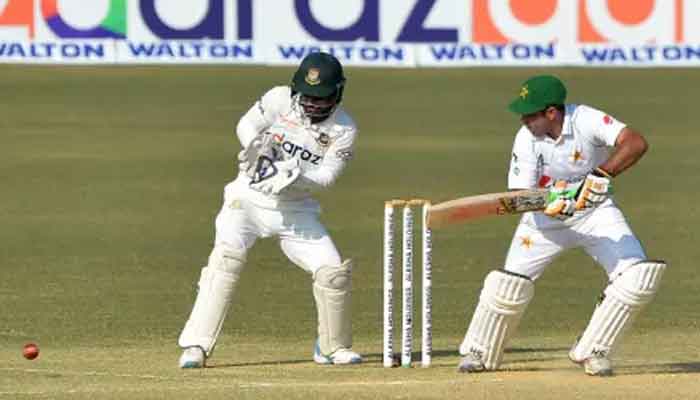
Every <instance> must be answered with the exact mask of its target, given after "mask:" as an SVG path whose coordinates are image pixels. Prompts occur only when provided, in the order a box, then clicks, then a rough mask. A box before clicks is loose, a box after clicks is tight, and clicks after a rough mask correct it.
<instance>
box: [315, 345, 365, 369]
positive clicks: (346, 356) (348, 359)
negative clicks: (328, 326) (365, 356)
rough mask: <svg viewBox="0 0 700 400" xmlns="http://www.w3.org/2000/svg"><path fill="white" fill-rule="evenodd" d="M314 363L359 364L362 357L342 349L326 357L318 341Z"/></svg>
mask: <svg viewBox="0 0 700 400" xmlns="http://www.w3.org/2000/svg"><path fill="white" fill-rule="evenodd" d="M314 362H316V364H323V365H329V364H333V365H347V364H359V363H361V362H362V356H361V355H359V354H357V353H355V352H354V351H352V350H350V349H345V348H340V349H338V350H336V351H335V352H333V353H332V354H330V355H327V356H325V355H323V354H321V348H320V347H319V345H318V341H316V345H315V346H314Z"/></svg>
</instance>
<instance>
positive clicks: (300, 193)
mask: <svg viewBox="0 0 700 400" xmlns="http://www.w3.org/2000/svg"><path fill="white" fill-rule="evenodd" d="M344 88H345V77H344V74H343V68H342V66H341V64H340V62H339V61H338V60H337V59H336V58H335V57H334V56H332V55H330V54H327V53H311V54H309V55H308V56H306V57H305V58H304V59H303V60H302V62H301V64H300V66H299V68H298V69H297V71H296V73H295V74H294V76H293V78H292V82H291V84H290V85H288V86H277V87H274V88H272V89H271V90H269V91H268V92H267V93H265V94H264V95H263V96H262V98H260V100H258V101H257V102H256V103H255V104H254V105H253V106H252V107H251V108H250V109H249V110H248V112H246V114H245V115H243V117H242V118H241V119H240V120H239V122H238V125H237V127H236V134H237V136H238V139H239V141H240V143H241V146H242V147H243V150H242V151H241V152H240V153H239V155H238V161H239V168H238V169H239V173H238V177H237V178H236V179H235V180H234V181H233V182H231V183H229V184H228V185H226V187H225V189H224V201H223V206H222V207H221V210H220V211H219V214H218V215H217V217H216V236H215V240H214V247H213V249H212V251H211V254H210V255H209V261H208V263H207V265H206V266H205V267H204V268H202V271H201V277H200V279H199V285H198V292H197V298H196V300H195V302H194V307H193V308H192V312H191V314H190V317H189V319H188V320H187V323H186V324H185V327H184V329H183V330H182V333H181V334H180V338H179V345H180V347H182V348H183V349H184V350H183V352H182V356H181V357H180V362H179V365H180V367H181V368H202V367H204V366H205V363H206V361H207V359H208V358H209V357H211V355H212V352H213V350H214V346H215V344H216V341H217V338H218V336H219V333H220V331H221V327H222V325H223V322H224V318H225V316H226V313H227V310H228V308H229V305H230V304H231V301H232V298H233V297H234V292H235V290H236V287H237V285H238V284H239V281H240V275H241V271H242V270H243V268H244V266H245V265H246V256H247V254H248V250H249V249H250V248H251V247H252V246H253V245H254V243H255V242H256V240H257V239H258V238H267V237H276V238H278V239H279V244H280V247H281V249H282V251H283V252H284V254H285V255H286V256H287V257H288V258H289V260H290V261H291V262H292V263H294V264H296V265H297V266H299V267H301V268H302V269H303V270H304V271H306V272H307V273H308V274H309V275H310V277H311V280H312V285H311V286H312V291H313V296H314V299H315V302H316V310H317V311H318V336H317V337H316V338H315V344H314V346H313V347H314V351H313V360H314V361H315V362H316V363H318V364H355V363H360V362H361V361H362V358H361V356H360V355H359V354H357V353H356V352H354V351H352V350H351V347H352V326H351V321H350V315H351V312H350V311H351V310H350V289H351V273H352V262H351V260H349V259H346V260H343V259H342V258H341V256H340V254H339V252H338V249H337V248H336V246H335V244H334V243H333V241H332V240H331V237H330V236H329V234H328V232H327V231H326V228H325V227H324V226H323V225H322V224H321V222H320V221H319V213H320V207H319V204H318V202H317V201H316V200H314V199H313V198H312V194H313V193H314V192H316V191H319V190H322V189H326V188H329V187H331V186H332V185H333V184H334V183H335V181H336V179H337V178H338V176H339V175H340V174H341V172H342V171H343V170H344V168H345V166H346V164H347V163H348V161H349V160H350V159H351V158H352V155H353V143H354V141H355V137H356V135H357V128H356V126H355V123H354V122H353V120H352V118H351V117H350V116H349V115H348V114H347V113H346V112H345V111H344V109H343V108H342V107H341V106H340V103H341V101H342V99H343V89H344Z"/></svg>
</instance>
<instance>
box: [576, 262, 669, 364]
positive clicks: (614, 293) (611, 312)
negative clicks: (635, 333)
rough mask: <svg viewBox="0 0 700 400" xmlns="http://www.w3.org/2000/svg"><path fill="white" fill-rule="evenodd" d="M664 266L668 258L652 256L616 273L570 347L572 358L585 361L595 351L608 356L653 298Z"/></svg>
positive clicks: (599, 354) (598, 354)
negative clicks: (653, 257) (654, 257)
mask: <svg viewBox="0 0 700 400" xmlns="http://www.w3.org/2000/svg"><path fill="white" fill-rule="evenodd" d="M665 269H666V263H665V262H663V261H651V260H649V261H642V262H639V263H636V264H633V265H631V266H629V267H628V268H626V269H625V270H623V271H622V272H621V273H619V274H617V276H616V277H614V278H613V281H612V282H611V283H610V284H609V285H608V287H607V288H605V291H604V292H603V293H604V294H603V298H602V300H601V302H600V303H599V304H598V306H597V307H596V309H595V311H594V312H593V316H592V317H591V320H590V322H589V323H588V326H587V327H586V330H585V331H584V332H583V335H581V337H580V338H579V340H578V341H577V343H576V345H575V346H574V347H573V348H572V349H571V352H570V353H569V357H570V358H571V360H572V361H575V362H583V361H584V360H585V359H587V358H589V357H591V356H592V355H594V354H595V355H597V356H600V357H609V356H610V354H611V353H612V351H613V349H614V348H615V344H616V343H618V340H619V339H620V338H621V337H622V336H623V334H624V332H625V330H626V329H627V328H629V326H630V325H631V324H632V322H633V321H634V318H635V317H636V316H637V314H638V313H639V311H640V310H641V309H642V308H643V307H644V306H645V305H646V304H647V303H649V302H650V301H651V300H652V299H653V298H654V295H655V294H656V292H657V291H658V288H659V284H660V283H661V278H662V276H663V273H664V271H665Z"/></svg>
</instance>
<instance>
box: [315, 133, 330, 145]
mask: <svg viewBox="0 0 700 400" xmlns="http://www.w3.org/2000/svg"><path fill="white" fill-rule="evenodd" d="M316 141H317V142H318V144H320V145H321V146H328V144H329V143H330V142H331V138H330V136H328V135H327V134H325V133H323V132H321V133H320V134H319V135H318V138H316Z"/></svg>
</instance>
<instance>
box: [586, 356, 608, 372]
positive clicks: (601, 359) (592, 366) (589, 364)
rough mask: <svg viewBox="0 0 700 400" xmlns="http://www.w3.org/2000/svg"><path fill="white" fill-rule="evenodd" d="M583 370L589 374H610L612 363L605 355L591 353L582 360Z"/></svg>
mask: <svg viewBox="0 0 700 400" xmlns="http://www.w3.org/2000/svg"><path fill="white" fill-rule="evenodd" d="M583 370H584V372H586V374H588V375H590V376H612V374H613V370H612V363H611V362H610V359H609V358H608V357H605V356H596V355H593V356H591V357H588V358H587V359H585V360H583Z"/></svg>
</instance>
